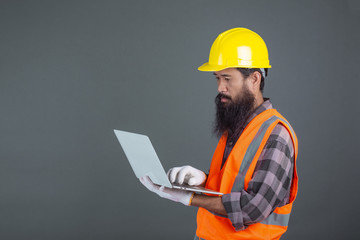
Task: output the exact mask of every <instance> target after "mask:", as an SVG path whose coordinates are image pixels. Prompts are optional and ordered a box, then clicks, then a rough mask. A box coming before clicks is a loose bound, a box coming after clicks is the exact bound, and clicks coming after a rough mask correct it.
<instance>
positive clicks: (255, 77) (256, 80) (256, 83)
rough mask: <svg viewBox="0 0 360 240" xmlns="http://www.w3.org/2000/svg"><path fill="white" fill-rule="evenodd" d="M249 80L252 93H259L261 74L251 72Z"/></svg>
mask: <svg viewBox="0 0 360 240" xmlns="http://www.w3.org/2000/svg"><path fill="white" fill-rule="evenodd" d="M250 77H251V78H250V79H251V86H252V88H253V90H254V91H260V83H261V74H260V73H259V72H258V71H256V72H253V73H252V74H251V75H250Z"/></svg>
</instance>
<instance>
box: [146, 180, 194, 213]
mask: <svg viewBox="0 0 360 240" xmlns="http://www.w3.org/2000/svg"><path fill="white" fill-rule="evenodd" d="M140 182H141V183H142V184H143V185H144V186H145V187H146V188H147V189H149V190H150V191H152V192H154V193H156V194H157V195H159V196H160V197H162V198H166V199H169V200H172V201H174V202H179V203H182V204H184V205H186V206H190V204H191V200H192V197H193V193H192V192H188V191H183V190H179V189H173V188H167V187H164V186H161V187H160V186H158V185H155V184H154V183H153V182H152V181H151V179H150V178H149V177H148V176H145V177H141V178H140Z"/></svg>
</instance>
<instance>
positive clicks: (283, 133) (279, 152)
mask: <svg viewBox="0 0 360 240" xmlns="http://www.w3.org/2000/svg"><path fill="white" fill-rule="evenodd" d="M293 160H294V146H293V143H292V140H291V137H290V134H289V133H288V131H287V130H286V128H285V127H284V126H283V125H282V124H278V125H276V126H275V128H274V130H273V132H272V133H271V135H270V137H269V139H268V141H267V142H266V145H265V147H264V149H263V150H262V152H261V155H260V157H259V160H258V162H257V164H256V167H255V171H254V174H253V178H252V179H251V181H250V182H249V185H248V189H247V190H246V191H245V190H242V191H241V192H232V193H230V194H225V195H223V196H222V202H223V204H224V207H225V210H226V212H227V216H228V218H229V219H230V221H231V223H232V225H233V226H234V228H235V230H236V231H239V230H244V229H245V228H246V226H248V225H250V224H254V223H257V222H261V221H262V220H264V219H265V218H266V217H268V216H269V215H270V214H271V213H272V212H273V211H274V209H275V208H276V207H280V206H283V205H286V204H287V203H288V202H289V194H290V186H291V180H292V176H293Z"/></svg>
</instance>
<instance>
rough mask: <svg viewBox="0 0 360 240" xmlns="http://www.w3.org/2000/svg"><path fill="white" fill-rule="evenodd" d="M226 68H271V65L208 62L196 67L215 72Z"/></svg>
mask: <svg viewBox="0 0 360 240" xmlns="http://www.w3.org/2000/svg"><path fill="white" fill-rule="evenodd" d="M226 68H271V65H266V66H248V65H236V66H227V65H211V64H209V63H204V64H203V65H201V66H200V67H198V70H199V71H202V72H217V71H221V70H224V69H226Z"/></svg>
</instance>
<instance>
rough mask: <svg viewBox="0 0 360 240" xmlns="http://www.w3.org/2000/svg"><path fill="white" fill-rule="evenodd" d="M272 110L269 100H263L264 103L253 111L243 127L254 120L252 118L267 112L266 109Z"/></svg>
mask: <svg viewBox="0 0 360 240" xmlns="http://www.w3.org/2000/svg"><path fill="white" fill-rule="evenodd" d="M272 108H273V106H272V103H271V102H270V98H264V102H263V103H262V104H261V105H260V106H259V107H257V108H256V109H255V111H254V112H253V113H252V114H251V115H250V117H249V118H248V119H247V121H246V124H245V125H244V126H246V125H248V124H249V122H250V121H251V120H253V119H254V117H256V116H257V115H259V114H260V113H262V112H263V111H265V110H268V109H272Z"/></svg>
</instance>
